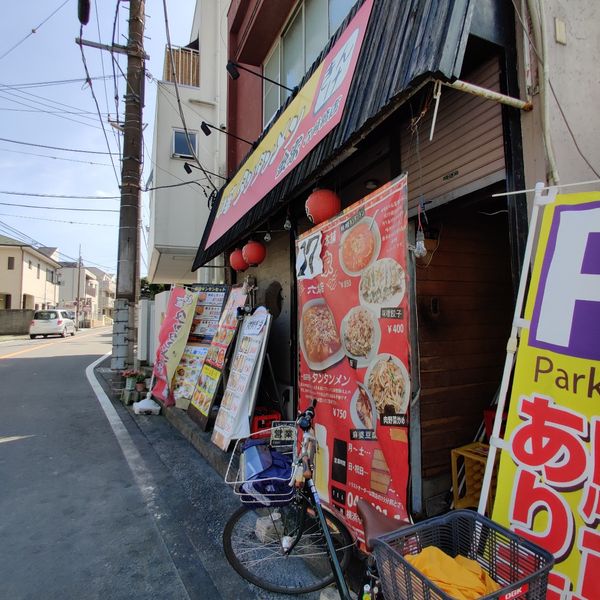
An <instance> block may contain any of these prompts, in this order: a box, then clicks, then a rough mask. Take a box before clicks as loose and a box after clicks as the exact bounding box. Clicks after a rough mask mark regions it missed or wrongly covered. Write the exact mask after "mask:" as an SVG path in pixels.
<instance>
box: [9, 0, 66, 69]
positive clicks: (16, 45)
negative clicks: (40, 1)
mask: <svg viewBox="0 0 600 600" xmlns="http://www.w3.org/2000/svg"><path fill="white" fill-rule="evenodd" d="M68 2H69V0H65V1H64V2H63V3H62V4H61V5H60V6H59V7H58V8H56V9H55V10H54V11H52V12H51V13H50V14H49V15H48V16H47V17H46V18H45V19H44V20H43V21H42V22H41V23H40V24H39V25H38V26H37V27H33V28H32V29H31V31H30V32H29V33H28V34H27V35H26V36H25V37H24V38H23V39H22V40H20V41H18V42H17V43H16V44H15V45H14V46H11V47H10V48H9V49H8V50H7V51H6V52H5V53H4V54H3V55H2V56H0V60H2V59H3V58H4V57H5V56H7V55H8V54H10V53H11V52H12V51H13V50H14V49H15V48H17V47H18V46H20V45H21V44H22V43H23V42H24V41H25V40H26V39H27V38H28V37H30V36H32V35H33V34H34V33H37V30H38V29H39V28H40V27H41V26H42V25H43V24H44V23H46V22H47V21H49V20H50V19H51V18H52V17H53V16H54V15H55V14H56V13H57V12H58V11H59V10H60V9H61V8H62V7H63V6H64V5H65V4H67V3H68Z"/></svg>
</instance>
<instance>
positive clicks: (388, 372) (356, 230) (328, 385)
mask: <svg viewBox="0 0 600 600" xmlns="http://www.w3.org/2000/svg"><path fill="white" fill-rule="evenodd" d="M406 227H407V196H406V177H405V176H403V177H400V178H398V179H396V180H394V181H392V182H390V183H388V184H386V185H384V186H382V187H381V188H379V189H378V190H375V191H374V192H373V193H372V194H370V195H369V196H367V197H365V198H364V199H363V200H361V201H359V202H357V203H355V204H354V205H352V206H350V207H349V208H347V209H346V210H345V211H343V212H342V213H341V214H340V215H338V216H337V217H335V218H333V219H330V220H329V221H326V222H325V223H322V224H320V225H319V226H317V227H315V228H313V229H311V230H310V231H308V232H306V233H305V234H304V235H302V236H300V237H299V238H298V240H297V242H296V254H297V261H296V270H297V275H298V295H299V301H298V308H299V315H298V317H299V325H300V327H299V329H300V331H299V336H298V337H299V344H300V352H299V355H300V372H299V376H300V381H299V391H300V408H301V409H303V408H306V406H307V405H308V404H310V403H312V400H313V399H314V398H316V399H317V401H318V403H317V408H316V419H315V423H316V425H315V436H316V438H317V442H318V446H319V447H318V450H317V456H316V460H315V484H316V487H317V490H318V492H319V495H320V496H321V498H322V500H323V501H324V502H325V503H328V504H330V505H333V506H335V507H336V508H337V509H339V510H341V511H343V512H344V514H345V516H346V519H347V520H348V522H349V523H350V524H351V525H352V527H353V528H354V529H355V531H356V532H357V534H358V535H359V536H361V535H362V529H361V525H360V520H359V517H358V514H357V512H356V503H357V501H358V499H360V498H363V499H365V500H368V501H369V502H371V503H372V504H374V505H375V506H377V507H378V508H379V509H380V510H381V511H382V512H383V513H384V514H388V515H390V516H394V517H397V518H406V516H407V513H406V489H407V482H408V420H409V404H410V375H409V367H410V362H409V337H408V325H409V319H408V316H409V301H408V294H409V292H408V290H409V289H410V287H409V285H408V283H409V282H408V277H407V269H406V260H407V238H406ZM313 239H317V240H318V241H319V244H320V256H319V257H313V256H312V251H311V250H307V248H314V247H318V245H315V244H312V245H311V244H309V243H308V242H310V241H311V240H313ZM302 257H304V258H302ZM311 257H312V258H313V264H316V261H315V258H319V259H320V260H321V262H322V267H320V268H319V269H318V270H316V271H315V270H314V269H313V268H312V267H310V266H309V265H310V263H311ZM305 265H306V266H305ZM308 274H313V277H312V278H311V277H308ZM301 275H302V276H301Z"/></svg>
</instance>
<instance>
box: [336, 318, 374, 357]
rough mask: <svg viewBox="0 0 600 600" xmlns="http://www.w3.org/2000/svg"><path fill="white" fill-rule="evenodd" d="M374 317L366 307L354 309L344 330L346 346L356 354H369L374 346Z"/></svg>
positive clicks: (350, 351) (351, 352)
mask: <svg viewBox="0 0 600 600" xmlns="http://www.w3.org/2000/svg"><path fill="white" fill-rule="evenodd" d="M374 333H375V331H374V327H373V317H372V315H371V313H370V312H369V311H368V310H367V309H366V308H357V309H355V310H353V311H352V312H351V314H350V316H349V318H348V321H347V323H346V327H345V331H344V346H345V347H346V350H347V351H348V352H349V353H350V354H353V355H354V356H367V355H368V354H369V352H371V348H372V347H373V336H374Z"/></svg>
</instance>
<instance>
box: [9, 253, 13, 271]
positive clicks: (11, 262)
mask: <svg viewBox="0 0 600 600" xmlns="http://www.w3.org/2000/svg"><path fill="white" fill-rule="evenodd" d="M8 270H9V271H14V270H15V257H14V256H9V257H8Z"/></svg>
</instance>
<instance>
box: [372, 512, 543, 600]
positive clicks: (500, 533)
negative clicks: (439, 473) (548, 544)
mask: <svg viewBox="0 0 600 600" xmlns="http://www.w3.org/2000/svg"><path fill="white" fill-rule="evenodd" d="M428 546H436V547H437V548H439V549H440V550H442V551H444V552H445V553H446V554H448V555H450V556H452V557H455V556H456V555H457V554H461V555H462V556H464V557H466V558H470V559H472V560H475V561H477V563H479V565H480V566H481V567H482V568H483V569H484V570H485V571H486V572H487V573H488V575H490V577H492V579H494V581H496V582H497V583H498V584H500V586H501V589H500V590H498V591H496V592H494V593H492V594H488V595H487V596H484V597H483V598H485V599H487V600H489V599H492V598H498V599H501V600H508V599H509V598H510V599H511V600H512V599H516V598H519V599H526V600H545V598H546V587H547V584H548V573H549V572H550V569H552V566H553V564H554V557H553V556H552V554H550V553H549V552H547V551H546V550H544V549H542V548H540V547H539V546H536V545H535V544H532V543H531V542H529V541H528V540H526V539H524V538H522V537H521V536H518V535H516V534H515V533H513V532H512V531H510V530H509V529H505V528H504V527H501V526H500V525H498V524H497V523H494V522H493V521H491V520H490V519H488V518H486V517H484V516H482V515H480V514H479V513H476V512H473V511H470V510H455V511H451V512H450V513H448V514H446V515H443V516H441V517H434V518H432V519H428V520H426V521H423V522H421V523H419V524H417V525H413V526H412V527H407V528H405V529H402V530H400V531H397V532H393V533H389V534H387V535H384V536H382V537H381V538H378V539H377V540H376V541H375V547H374V554H375V558H376V560H377V567H378V571H379V575H380V577H381V584H382V588H383V593H384V595H385V597H386V598H398V599H406V600H425V599H427V600H437V599H441V600H450V599H451V596H449V595H448V594H446V593H445V592H444V591H442V590H441V589H440V588H439V587H437V586H436V585H435V584H434V583H433V582H432V581H431V580H429V579H428V578H427V577H426V576H425V575H423V574H422V573H421V572H420V571H418V570H417V569H415V568H414V567H413V566H412V565H411V564H410V563H409V562H408V561H407V560H406V559H405V558H404V556H405V555H407V554H418V553H419V552H421V550H423V549H424V548H426V547H428Z"/></svg>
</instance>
